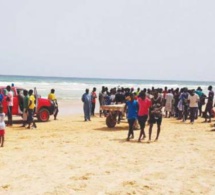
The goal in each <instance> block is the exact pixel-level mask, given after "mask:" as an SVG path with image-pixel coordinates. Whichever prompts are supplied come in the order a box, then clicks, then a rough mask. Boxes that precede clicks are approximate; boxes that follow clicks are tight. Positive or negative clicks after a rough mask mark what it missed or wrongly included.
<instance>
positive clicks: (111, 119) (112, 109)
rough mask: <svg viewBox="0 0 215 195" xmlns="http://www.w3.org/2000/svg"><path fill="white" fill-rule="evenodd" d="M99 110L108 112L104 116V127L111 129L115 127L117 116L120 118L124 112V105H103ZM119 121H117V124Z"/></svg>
mask: <svg viewBox="0 0 215 195" xmlns="http://www.w3.org/2000/svg"><path fill="white" fill-rule="evenodd" d="M100 110H103V111H104V110H105V111H107V112H108V114H107V116H106V125H107V126H108V127H109V128H113V127H115V126H116V123H117V116H119V114H120V113H121V114H120V115H121V116H122V115H123V114H124V112H125V104H114V105H104V106H101V107H100ZM119 122H120V119H119V120H118V123H119Z"/></svg>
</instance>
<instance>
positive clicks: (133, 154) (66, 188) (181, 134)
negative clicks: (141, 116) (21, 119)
mask: <svg viewBox="0 0 215 195" xmlns="http://www.w3.org/2000/svg"><path fill="white" fill-rule="evenodd" d="M202 121H203V119H199V120H198V121H197V122H196V123H195V124H194V125H191V124H189V122H188V121H187V122H186V123H182V122H179V121H176V120H175V119H164V120H163V124H162V130H161V134H160V139H159V141H158V142H152V143H150V144H148V143H147V140H144V141H142V142H141V143H138V142H137V138H138V136H139V130H136V131H135V132H134V133H135V139H134V140H131V141H130V142H126V141H125V138H126V136H127V131H128V124H127V122H126V121H122V123H121V124H117V125H116V127H115V128H114V129H109V128H107V127H106V124H105V118H100V117H98V116H96V117H93V118H92V121H91V122H84V121H83V114H69V115H68V113H67V115H66V114H64V115H59V119H58V120H56V121H54V120H53V116H52V117H51V119H50V121H49V122H46V123H37V125H38V128H37V129H32V130H27V129H23V128H21V127H20V124H15V125H14V126H13V127H11V128H7V129H6V131H7V132H6V139H5V147H4V148H0V194H4V195H5V194H15V195H17V194H45V195H51V194H60V195H62V194H92V195H94V194H112V195H118V194H152V195H155V194H211V195H212V194H215V186H214V181H215V165H214V164H215V155H214V154H215V148H214V140H215V131H211V130H212V128H211V127H210V125H209V124H205V123H202ZM146 132H147V135H148V126H146ZM155 133H156V128H155V127H154V129H153V138H155ZM147 137H148V136H147Z"/></svg>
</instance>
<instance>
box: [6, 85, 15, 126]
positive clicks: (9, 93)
mask: <svg viewBox="0 0 215 195" xmlns="http://www.w3.org/2000/svg"><path fill="white" fill-rule="evenodd" d="M6 89H7V98H6V100H7V116H8V123H7V126H12V125H13V119H12V108H13V92H12V91H11V86H10V85H8V86H7V87H6Z"/></svg>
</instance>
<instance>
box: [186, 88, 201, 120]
mask: <svg viewBox="0 0 215 195" xmlns="http://www.w3.org/2000/svg"><path fill="white" fill-rule="evenodd" d="M198 102H199V96H198V95H197V94H196V93H195V90H194V89H193V90H192V91H191V93H190V95H189V96H188V103H189V107H190V123H191V124H193V123H194V120H195V118H196V112H197V110H198Z"/></svg>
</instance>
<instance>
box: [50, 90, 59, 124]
mask: <svg viewBox="0 0 215 195" xmlns="http://www.w3.org/2000/svg"><path fill="white" fill-rule="evenodd" d="M48 99H49V100H50V101H51V102H52V104H53V106H54V120H57V114H58V112H59V109H58V103H57V98H56V96H55V90H54V89H51V92H50V94H49V95H48Z"/></svg>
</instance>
